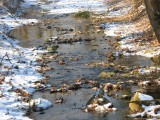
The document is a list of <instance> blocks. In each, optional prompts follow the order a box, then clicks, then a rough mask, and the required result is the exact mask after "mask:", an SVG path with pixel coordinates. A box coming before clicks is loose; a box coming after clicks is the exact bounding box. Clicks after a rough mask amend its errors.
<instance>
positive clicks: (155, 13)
mask: <svg viewBox="0 0 160 120" xmlns="http://www.w3.org/2000/svg"><path fill="white" fill-rule="evenodd" d="M144 2H145V5H146V10H147V13H148V16H149V20H150V23H151V25H152V28H153V30H154V32H155V35H156V37H157V39H158V41H159V43H160V0H144Z"/></svg>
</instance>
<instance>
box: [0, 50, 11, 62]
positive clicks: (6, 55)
mask: <svg viewBox="0 0 160 120" xmlns="http://www.w3.org/2000/svg"><path fill="white" fill-rule="evenodd" d="M5 57H7V58H8V61H9V62H10V63H11V61H10V59H9V56H8V54H7V52H6V54H5V55H4V56H3V57H2V59H1V63H2V61H3V59H4V58H5ZM11 64H12V63H11Z"/></svg>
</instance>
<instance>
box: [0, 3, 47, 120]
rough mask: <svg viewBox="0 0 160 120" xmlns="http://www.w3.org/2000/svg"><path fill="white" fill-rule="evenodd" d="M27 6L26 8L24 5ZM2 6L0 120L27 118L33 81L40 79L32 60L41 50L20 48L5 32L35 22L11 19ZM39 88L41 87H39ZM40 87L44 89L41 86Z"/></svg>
mask: <svg viewBox="0 0 160 120" xmlns="http://www.w3.org/2000/svg"><path fill="white" fill-rule="evenodd" d="M27 7H29V6H27ZM5 10H6V9H5V7H3V9H2V11H1V13H0V43H1V44H0V58H1V62H0V73H1V74H0V114H1V119H3V120H5V119H16V120H18V119H19V120H20V119H26V120H27V119H29V118H28V117H25V116H26V113H27V110H28V109H29V103H28V101H29V100H30V99H31V96H32V94H33V92H35V91H36V90H37V89H36V88H37V85H38V84H35V82H37V81H40V80H42V79H44V77H43V76H42V75H41V74H39V73H38V72H37V71H36V69H38V68H39V65H38V64H37V62H36V60H37V59H38V58H39V55H38V54H40V53H44V51H41V50H38V49H37V48H22V47H20V46H19V45H18V43H19V42H18V41H16V40H14V39H12V38H10V37H9V36H8V33H9V32H10V31H11V30H13V29H14V28H15V27H18V26H22V25H26V24H32V25H34V24H36V23H37V22H38V21H37V20H36V19H23V18H19V17H16V16H13V15H12V14H10V13H9V12H7V11H5ZM39 86H43V85H41V84H39ZM43 87H44V86H43Z"/></svg>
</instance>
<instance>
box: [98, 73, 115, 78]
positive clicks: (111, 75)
mask: <svg viewBox="0 0 160 120" xmlns="http://www.w3.org/2000/svg"><path fill="white" fill-rule="evenodd" d="M114 75H115V73H114V72H108V73H106V72H101V73H100V75H99V77H100V78H111V77H113V76H114Z"/></svg>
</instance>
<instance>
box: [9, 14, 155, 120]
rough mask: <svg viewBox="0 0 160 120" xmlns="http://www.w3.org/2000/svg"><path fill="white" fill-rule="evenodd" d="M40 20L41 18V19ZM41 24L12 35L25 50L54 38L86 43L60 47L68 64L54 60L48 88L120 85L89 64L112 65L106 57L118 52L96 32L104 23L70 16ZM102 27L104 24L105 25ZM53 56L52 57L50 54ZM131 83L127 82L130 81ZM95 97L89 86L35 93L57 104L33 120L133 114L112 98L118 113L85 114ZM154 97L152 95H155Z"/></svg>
mask: <svg viewBox="0 0 160 120" xmlns="http://www.w3.org/2000/svg"><path fill="white" fill-rule="evenodd" d="M39 16H40V15H39ZM39 20H40V21H41V22H40V23H39V24H37V25H27V26H22V27H18V28H16V29H14V30H13V31H12V32H11V35H12V36H13V37H14V38H15V39H17V40H18V41H20V46H22V47H41V46H44V45H45V43H44V40H45V39H47V38H50V37H59V38H60V39H65V38H68V37H73V36H74V35H75V34H76V36H74V39H79V38H80V37H81V39H82V41H77V42H73V43H61V44H57V45H58V46H59V48H58V49H57V50H56V52H57V53H58V55H59V56H58V58H57V59H58V60H62V59H63V60H64V61H65V64H64V65H59V64H58V62H56V61H54V60H50V61H51V62H50V63H48V64H47V65H48V66H50V67H53V68H54V69H53V70H51V71H46V72H45V74H47V75H49V76H50V79H49V80H48V81H47V83H46V84H49V85H51V86H53V87H54V88H60V87H62V85H63V84H68V85H71V84H73V83H74V82H75V81H76V80H78V79H80V78H84V79H87V80H94V81H98V82H100V83H108V82H111V83H117V80H114V79H100V78H98V75H99V74H100V73H101V72H102V71H105V72H112V71H113V69H111V68H108V67H106V68H105V67H90V66H86V64H92V63H94V62H97V63H99V62H108V61H107V60H106V54H108V53H109V52H111V51H115V48H114V47H112V46H109V45H108V44H107V43H106V42H107V41H108V40H111V41H113V40H114V38H111V37H106V36H105V34H104V32H103V29H101V31H98V32H96V30H97V27H95V26H98V25H100V23H96V22H93V20H90V19H88V20H84V19H79V18H75V17H74V16H73V15H72V14H69V15H60V16H55V15H53V16H52V15H50V16H44V15H42V16H41V17H39ZM101 24H102V23H101ZM49 55H50V56H53V54H52V53H50V54H49ZM70 58H78V61H74V60H72V61H71V60H69V59H70ZM114 63H115V64H117V63H119V64H121V65H127V66H139V65H141V66H149V65H151V60H150V59H147V58H145V57H140V56H129V57H124V58H121V59H120V58H116V60H115V61H114ZM126 80H127V79H123V81H126ZM137 89H138V87H137V86H125V87H124V89H123V90H122V91H120V92H116V94H118V95H119V96H121V95H122V94H126V93H128V94H132V93H133V92H135V91H136V90H137ZM94 93H95V91H94V90H92V89H91V88H90V87H89V86H87V87H85V88H82V89H79V90H75V91H74V90H73V91H70V92H68V93H54V94H50V93H49V91H40V92H36V93H34V96H33V98H39V97H41V98H44V99H48V100H50V101H51V102H53V107H52V108H49V109H47V110H45V111H44V112H41V113H39V112H35V113H32V114H31V115H30V117H31V118H32V119H35V120H36V119H37V120H57V119H58V120H87V119H93V120H96V119H101V120H106V119H107V120H125V119H126V120H127V119H131V118H126V115H127V114H129V107H128V103H126V101H125V100H121V99H120V98H112V97H111V99H112V102H113V105H114V107H115V108H117V109H118V111H116V112H107V113H96V112H89V113H85V112H83V111H82V110H81V108H82V107H83V106H84V105H85V104H86V103H87V101H88V100H89V99H90V98H91V96H92V95H93V94H94ZM151 94H152V93H151ZM59 97H63V99H64V103H62V104H55V103H54V101H55V99H56V98H59Z"/></svg>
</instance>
